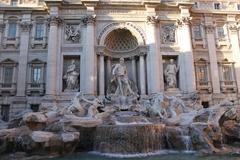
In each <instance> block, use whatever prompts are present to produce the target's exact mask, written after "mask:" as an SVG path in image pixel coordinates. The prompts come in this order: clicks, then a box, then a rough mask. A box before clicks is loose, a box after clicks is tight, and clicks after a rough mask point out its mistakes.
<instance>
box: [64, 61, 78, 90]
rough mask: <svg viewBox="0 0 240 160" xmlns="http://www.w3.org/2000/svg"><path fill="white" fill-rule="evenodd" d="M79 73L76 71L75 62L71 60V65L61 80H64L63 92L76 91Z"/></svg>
mask: <svg viewBox="0 0 240 160" xmlns="http://www.w3.org/2000/svg"><path fill="white" fill-rule="evenodd" d="M78 77H79V73H78V72H77V71H76V64H75V60H72V62H71V64H70V65H69V66H68V68H67V72H66V74H65V75H64V76H63V79H64V80H66V85H67V87H66V89H65V91H78V90H79V82H78Z"/></svg>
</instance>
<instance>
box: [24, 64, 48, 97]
mask: <svg viewBox="0 0 240 160" xmlns="http://www.w3.org/2000/svg"><path fill="white" fill-rule="evenodd" d="M28 66H29V70H28V71H29V72H28V83H27V94H28V95H32V94H39V93H40V92H41V94H43V93H44V88H45V86H44V72H45V69H44V68H45V63H44V62H42V61H40V60H38V59H35V60H33V61H31V62H30V63H29V65H28Z"/></svg>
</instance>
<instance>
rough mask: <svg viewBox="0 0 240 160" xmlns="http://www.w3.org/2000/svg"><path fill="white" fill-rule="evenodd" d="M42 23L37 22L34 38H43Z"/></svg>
mask: <svg viewBox="0 0 240 160" xmlns="http://www.w3.org/2000/svg"><path fill="white" fill-rule="evenodd" d="M43 34H44V23H37V24H36V29H35V40H43V36H44V35H43Z"/></svg>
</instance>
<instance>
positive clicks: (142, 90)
mask: <svg viewBox="0 0 240 160" xmlns="http://www.w3.org/2000/svg"><path fill="white" fill-rule="evenodd" d="M139 72H140V73H139V77H140V85H139V86H140V93H141V95H146V75H145V72H146V70H145V54H144V53H141V54H140V56H139Z"/></svg>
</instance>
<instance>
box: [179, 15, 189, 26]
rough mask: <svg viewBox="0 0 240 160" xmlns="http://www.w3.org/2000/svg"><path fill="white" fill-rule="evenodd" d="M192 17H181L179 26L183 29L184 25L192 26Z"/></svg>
mask: <svg viewBox="0 0 240 160" xmlns="http://www.w3.org/2000/svg"><path fill="white" fill-rule="evenodd" d="M191 20H192V17H190V16H186V17H181V18H179V19H177V26H179V27H182V26H184V25H189V24H191Z"/></svg>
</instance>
